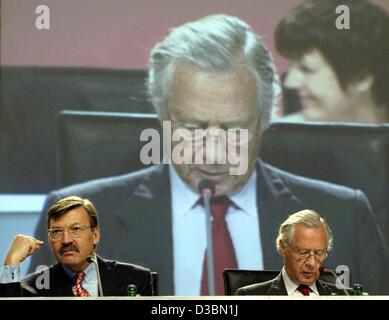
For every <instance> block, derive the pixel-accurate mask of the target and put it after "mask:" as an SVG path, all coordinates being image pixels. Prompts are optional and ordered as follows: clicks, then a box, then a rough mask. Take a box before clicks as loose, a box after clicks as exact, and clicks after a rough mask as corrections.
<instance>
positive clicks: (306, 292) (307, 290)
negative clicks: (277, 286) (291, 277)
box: [297, 284, 311, 296]
mask: <svg viewBox="0 0 389 320" xmlns="http://www.w3.org/2000/svg"><path fill="white" fill-rule="evenodd" d="M297 290H298V291H300V292H301V293H302V294H303V296H309V293H310V292H311V288H310V287H308V286H307V285H305V284H300V285H299V286H298V287H297Z"/></svg>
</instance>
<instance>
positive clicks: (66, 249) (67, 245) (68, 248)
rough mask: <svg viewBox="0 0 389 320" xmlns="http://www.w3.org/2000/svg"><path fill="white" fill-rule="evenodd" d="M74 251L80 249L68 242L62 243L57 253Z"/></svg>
mask: <svg viewBox="0 0 389 320" xmlns="http://www.w3.org/2000/svg"><path fill="white" fill-rule="evenodd" d="M70 250H71V251H76V252H80V250H79V249H78V247H77V246H76V245H75V244H73V243H69V244H64V245H63V246H62V247H61V248H60V249H59V250H58V252H59V254H64V253H65V251H70Z"/></svg>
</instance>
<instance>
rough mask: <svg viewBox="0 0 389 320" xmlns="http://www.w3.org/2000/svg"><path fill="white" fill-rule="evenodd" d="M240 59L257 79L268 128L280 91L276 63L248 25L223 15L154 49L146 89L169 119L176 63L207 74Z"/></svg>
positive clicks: (185, 28)
mask: <svg viewBox="0 0 389 320" xmlns="http://www.w3.org/2000/svg"><path fill="white" fill-rule="evenodd" d="M239 56H243V57H244V59H245V60H246V62H247V65H248V67H249V69H250V71H251V72H252V73H253V75H254V77H255V79H256V83H257V104H258V107H259V111H260V114H261V129H262V130H263V129H264V128H266V126H267V125H268V123H269V121H270V116H271V113H272V109H273V104H274V103H275V96H277V95H278V93H279V91H280V90H279V85H278V77H277V74H276V72H275V66H274V63H273V59H272V57H271V54H270V52H269V51H268V50H267V48H266V46H265V44H264V43H263V41H262V39H261V37H260V36H258V35H257V34H255V33H254V31H253V30H252V29H251V27H250V26H249V25H248V24H247V23H245V22H243V21H242V20H240V19H238V18H236V17H231V16H226V15H222V14H219V15H211V16H207V17H205V18H202V19H200V20H197V21H194V22H189V23H186V24H184V25H182V26H179V27H177V28H175V29H173V30H172V31H171V33H170V34H169V35H168V36H167V37H166V38H165V39H164V40H163V41H161V42H158V43H157V44H156V45H155V46H154V48H153V49H152V51H151V56H150V68H149V75H148V83H147V86H148V93H149V96H150V97H151V98H152V100H153V105H154V108H155V110H156V112H157V113H158V116H159V118H160V119H167V110H166V109H167V107H166V101H167V97H168V96H169V94H170V90H171V81H172V79H171V78H172V74H173V71H174V65H175V64H176V63H178V62H181V61H184V62H189V63H191V64H193V65H194V66H196V67H198V68H200V69H201V70H205V71H214V72H216V71H228V70H229V69H231V67H232V66H233V64H234V62H235V61H236V59H237V57H239Z"/></svg>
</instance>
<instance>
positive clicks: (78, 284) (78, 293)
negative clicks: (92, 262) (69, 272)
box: [73, 272, 90, 297]
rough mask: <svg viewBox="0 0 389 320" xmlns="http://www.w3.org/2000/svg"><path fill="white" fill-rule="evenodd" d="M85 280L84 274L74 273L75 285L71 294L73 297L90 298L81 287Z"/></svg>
mask: <svg viewBox="0 0 389 320" xmlns="http://www.w3.org/2000/svg"><path fill="white" fill-rule="evenodd" d="M84 278H85V272H77V273H76V277H75V280H76V285H75V286H74V287H73V294H74V296H75V297H90V294H89V292H88V291H87V290H86V289H85V288H83V286H82V285H81V283H82V281H83V280H84Z"/></svg>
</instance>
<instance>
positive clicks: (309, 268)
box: [280, 224, 327, 285]
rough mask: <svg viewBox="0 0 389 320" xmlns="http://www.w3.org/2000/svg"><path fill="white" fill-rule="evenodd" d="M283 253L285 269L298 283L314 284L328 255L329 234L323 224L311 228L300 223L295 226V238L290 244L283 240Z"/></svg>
mask: <svg viewBox="0 0 389 320" xmlns="http://www.w3.org/2000/svg"><path fill="white" fill-rule="evenodd" d="M280 245H281V246H280V247H281V254H282V256H283V257H284V261H285V270H286V272H287V273H288V275H289V277H290V278H291V279H292V281H294V282H295V283H296V284H298V285H299V284H305V285H311V284H313V283H314V282H315V281H316V280H317V279H318V278H319V276H320V271H319V268H320V267H321V266H322V264H323V261H324V259H325V258H326V257H327V251H326V248H327V236H326V231H325V229H324V227H323V226H321V227H320V228H310V227H308V226H306V225H304V224H298V225H296V226H295V228H294V240H293V242H292V244H291V245H290V246H285V245H284V244H283V243H282V241H281V244H280Z"/></svg>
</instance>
